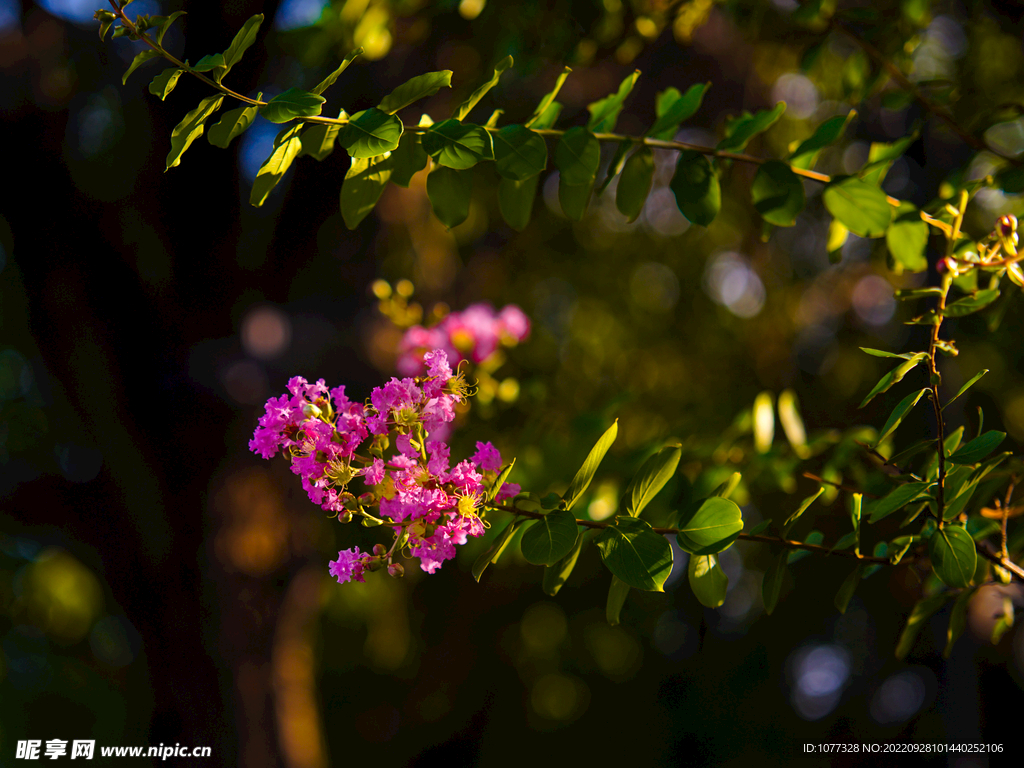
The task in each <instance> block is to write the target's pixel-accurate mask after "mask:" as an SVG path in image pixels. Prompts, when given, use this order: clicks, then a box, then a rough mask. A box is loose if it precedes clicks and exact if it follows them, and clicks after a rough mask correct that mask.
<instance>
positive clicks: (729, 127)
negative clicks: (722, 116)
mask: <svg viewBox="0 0 1024 768" xmlns="http://www.w3.org/2000/svg"><path fill="white" fill-rule="evenodd" d="M785 111H786V102H784V101H780V102H778V103H777V104H776V105H775V108H774V109H763V110H761V111H760V112H757V113H755V114H753V115H751V114H750V113H749V112H744V113H743V114H742V115H741V116H740V117H737V118H734V119H732V120H728V121H726V128H725V138H724V139H722V140H721V141H720V142H718V146H717V147H715V149H718V150H722V151H725V152H742V151H743V149H744V147H746V146H747V142H749V141H750V140H751V139H752V138H754V137H755V136H757V134H759V133H763V132H764V131H767V130H768V129H769V128H771V127H772V126H773V125H775V123H776V122H777V121H778V119H779V118H780V117H782V113H783V112H785Z"/></svg>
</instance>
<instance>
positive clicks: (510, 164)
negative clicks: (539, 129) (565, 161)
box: [493, 125, 548, 181]
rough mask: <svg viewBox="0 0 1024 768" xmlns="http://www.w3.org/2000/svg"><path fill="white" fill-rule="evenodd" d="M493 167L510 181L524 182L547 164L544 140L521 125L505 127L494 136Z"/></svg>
mask: <svg viewBox="0 0 1024 768" xmlns="http://www.w3.org/2000/svg"><path fill="white" fill-rule="evenodd" d="M493 140H494V165H495V167H496V168H497V170H498V173H499V174H500V175H501V176H503V177H504V178H506V179H511V180H512V181H525V180H526V179H531V178H533V177H534V176H536V175H537V174H538V173H540V172H541V171H543V170H544V169H545V168H546V167H547V164H548V148H547V145H546V144H545V143H544V139H543V138H542V137H541V136H540V135H539V134H537V133H534V132H533V131H531V130H530V129H529V128H527V127H525V126H522V125H506V126H505V127H504V128H502V129H501V130H500V131H498V132H497V133H495V134H494V136H493Z"/></svg>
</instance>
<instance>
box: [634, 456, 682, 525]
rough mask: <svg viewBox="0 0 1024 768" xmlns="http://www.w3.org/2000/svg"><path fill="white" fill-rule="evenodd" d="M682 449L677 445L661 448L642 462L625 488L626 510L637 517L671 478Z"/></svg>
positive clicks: (677, 464)
mask: <svg viewBox="0 0 1024 768" xmlns="http://www.w3.org/2000/svg"><path fill="white" fill-rule="evenodd" d="M682 455H683V449H682V448H680V447H679V446H673V447H669V448H662V449H661V450H660V451H658V452H657V453H656V454H654V455H653V456H651V457H650V458H648V459H647V461H645V462H644V463H643V465H642V466H641V467H640V469H639V470H638V471H637V473H636V476H635V477H634V478H633V480H632V482H630V484H629V488H627V489H626V492H627V495H628V496H629V506H628V508H627V510H626V511H627V512H629V514H630V515H631V516H632V517H637V516H638V515H639V514H640V513H641V512H643V511H644V507H646V506H647V505H648V504H649V503H650V502H651V499H653V498H654V497H655V496H657V495H658V492H659V491H660V490H661V489H662V488H664V487H665V484H666V483H667V482H668V481H669V480H671V479H672V476H673V475H674V474H675V473H676V468H677V467H678V466H679V459H680V458H681V457H682Z"/></svg>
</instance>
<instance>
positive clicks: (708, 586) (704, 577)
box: [686, 555, 729, 608]
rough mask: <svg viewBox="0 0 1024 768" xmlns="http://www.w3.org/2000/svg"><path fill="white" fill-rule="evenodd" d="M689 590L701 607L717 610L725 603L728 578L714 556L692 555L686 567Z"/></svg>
mask: <svg viewBox="0 0 1024 768" xmlns="http://www.w3.org/2000/svg"><path fill="white" fill-rule="evenodd" d="M686 575H687V577H688V578H689V580H690V589H692V590H693V594H694V596H695V597H696V598H697V600H699V601H700V604H701V605H705V606H707V607H708V608H718V607H720V606H721V605H722V603H724V602H725V593H726V591H727V590H728V589H729V577H728V576H727V575H726V573H725V571H724V570H722V566H720V565H719V564H718V558H717V557H715V556H714V555H693V556H692V557H691V558H690V562H689V563H688V564H687V567H686Z"/></svg>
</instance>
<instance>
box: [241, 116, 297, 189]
mask: <svg viewBox="0 0 1024 768" xmlns="http://www.w3.org/2000/svg"><path fill="white" fill-rule="evenodd" d="M300 130H302V126H301V125H296V126H294V127H293V128H289V129H288V130H287V131H285V133H284V135H283V136H281V137H280V138H279V140H278V141H277V142H276V146H275V147H274V151H273V152H271V153H270V157H268V158H267V159H266V160H265V161H264V162H263V165H262V166H260V169H259V171H257V173H256V180H255V181H254V182H253V184H252V193H251V194H250V195H249V203H250V204H252V205H255V206H260V205H263V202H264V201H265V200H266V199H267V195H269V194H270V191H271V190H272V189H273V188H274V187H276V186H277V183H278V182H279V181H280V180H281V179H282V178H283V177H284V175H285V173H286V172H287V171H288V168H289V167H291V164H292V161H293V160H294V159H295V158H296V157H298V155H299V152H300V150H301V149H302V139H300V138H299V131H300Z"/></svg>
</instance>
